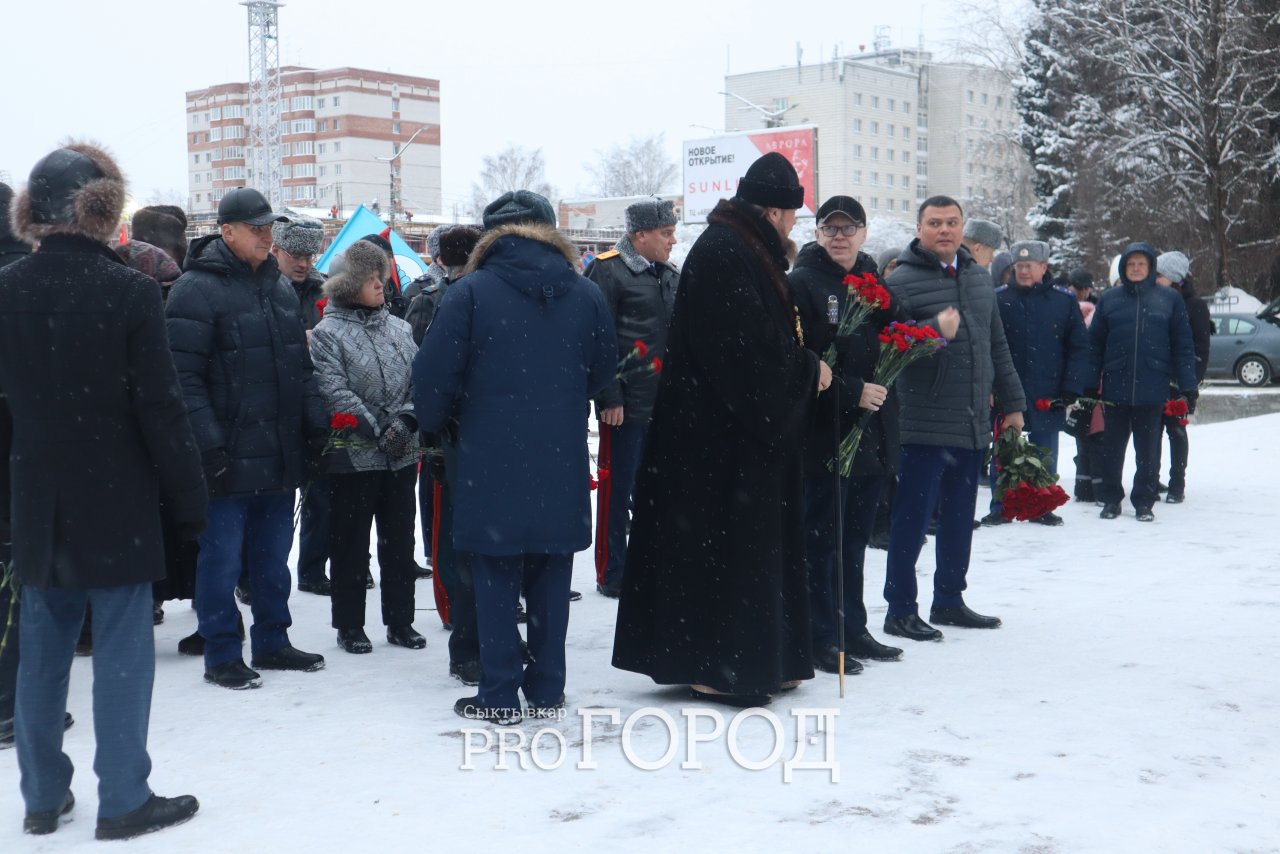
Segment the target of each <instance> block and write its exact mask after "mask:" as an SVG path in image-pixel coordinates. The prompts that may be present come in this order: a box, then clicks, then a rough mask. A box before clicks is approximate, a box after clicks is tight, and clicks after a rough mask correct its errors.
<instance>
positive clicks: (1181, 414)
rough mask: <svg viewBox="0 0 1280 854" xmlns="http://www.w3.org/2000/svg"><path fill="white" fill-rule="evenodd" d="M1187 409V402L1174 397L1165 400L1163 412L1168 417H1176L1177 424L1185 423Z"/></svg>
mask: <svg viewBox="0 0 1280 854" xmlns="http://www.w3.org/2000/svg"><path fill="white" fill-rule="evenodd" d="M1189 411H1190V410H1189V409H1188V408H1187V402H1186V401H1185V400H1183V399H1182V398H1180V397H1175V398H1174V399H1173V400H1169V401H1165V404H1164V414H1165V415H1167V416H1169V417H1170V418H1174V419H1177V422H1178V423H1179V424H1182V425H1186V424H1187V421H1188V419H1187V414H1188V412H1189Z"/></svg>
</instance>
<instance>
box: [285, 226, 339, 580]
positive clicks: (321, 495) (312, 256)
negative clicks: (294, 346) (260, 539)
mask: <svg viewBox="0 0 1280 854" xmlns="http://www.w3.org/2000/svg"><path fill="white" fill-rule="evenodd" d="M323 244H324V225H323V224H322V223H321V222H320V220H318V219H314V218H312V217H309V216H300V215H294V216H292V217H289V218H288V219H285V220H281V221H280V222H277V223H275V224H274V225H272V226H271V257H273V258H275V259H276V264H277V266H279V267H280V282H281V284H284V285H287V286H288V287H290V288H292V289H293V292H294V293H295V294H296V295H297V297H298V316H299V317H300V318H301V319H302V326H303V328H304V329H306V330H307V336H308V339H309V338H310V336H311V330H312V329H314V328H315V326H316V324H317V323H319V322H320V317H321V315H322V311H321V305H320V300H322V299H324V280H325V275H324V274H323V273H321V272H320V271H319V270H317V269H316V268H315V260H316V255H318V254H320V248H321V246H322V245H323ZM303 494H304V496H305V497H304V498H303V500H302V514H301V515H302V519H301V521H300V522H299V524H298V528H299V530H298V590H299V591H300V592H302V593H315V594H316V595H318V596H328V595H329V579H328V577H326V576H325V574H324V573H325V564H327V563H328V562H329V485H328V482H327V481H326V480H325V479H324V475H323V474H321V473H316V475H315V477H314V478H312V479H311V480H309V481H308V482H307V486H306V487H305V488H304V490H303Z"/></svg>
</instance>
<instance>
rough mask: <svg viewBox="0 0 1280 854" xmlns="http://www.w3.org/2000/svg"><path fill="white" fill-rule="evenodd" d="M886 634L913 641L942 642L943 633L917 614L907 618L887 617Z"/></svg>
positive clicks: (885, 619)
mask: <svg viewBox="0 0 1280 854" xmlns="http://www.w3.org/2000/svg"><path fill="white" fill-rule="evenodd" d="M884 633H885V634H886V635H895V636H896V637H900V638H906V639H907V640H913V641H940V640H942V632H940V631H938V630H937V629H935V628H934V627H933V626H931V625H929V624H928V623H926V622H925V621H924V620H922V619H920V617H919V615H917V614H908V615H907V616H905V617H885V618H884Z"/></svg>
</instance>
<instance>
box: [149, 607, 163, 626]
mask: <svg viewBox="0 0 1280 854" xmlns="http://www.w3.org/2000/svg"><path fill="white" fill-rule="evenodd" d="M163 622H164V604H163V603H161V602H152V603H151V625H153V626H158V625H160V624H161V623H163Z"/></svg>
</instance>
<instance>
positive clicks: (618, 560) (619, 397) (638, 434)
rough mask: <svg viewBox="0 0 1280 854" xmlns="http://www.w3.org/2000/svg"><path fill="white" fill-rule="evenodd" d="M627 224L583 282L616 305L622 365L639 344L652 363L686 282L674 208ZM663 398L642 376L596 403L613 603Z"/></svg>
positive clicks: (603, 559)
mask: <svg viewBox="0 0 1280 854" xmlns="http://www.w3.org/2000/svg"><path fill="white" fill-rule="evenodd" d="M626 222H627V233H626V234H624V235H623V236H622V239H620V240H619V241H618V243H617V245H616V246H614V248H613V249H611V250H609V251H608V252H602V253H601V254H600V255H598V256H597V257H596V259H595V261H593V262H592V263H591V265H590V266H589V267H587V269H586V271H585V272H584V273H583V275H584V276H586V277H587V278H588V279H590V280H591V281H593V282H595V283H596V284H597V285H599V286H600V290H601V291H602V292H603V293H604V298H605V301H606V302H607V303H608V304H609V313H610V314H611V315H613V322H614V328H615V329H616V330H617V333H618V357H619V359H621V358H622V357H624V356H626V355H627V354H628V353H630V352H631V350H632V348H633V347H635V346H636V343H637V342H644V345H645V347H647V348H648V351H647V352H648V355H647V357H646V358H656V359H663V358H665V357H666V354H667V330H668V328H669V327H670V326H671V310H672V308H673V306H674V305H675V301H676V283H677V281H678V279H679V275H680V274H679V271H677V270H676V268H675V267H674V266H672V265H671V264H670V263H669V259H670V258H671V248H672V247H673V246H675V245H676V214H675V210H674V206H673V205H672V203H671V202H664V201H661V200H659V199H653V200H646V201H643V202H637V203H635V204H634V205H631V206H629V207H628V208H627V210H626ZM657 396H658V375H657V374H654V373H652V372H651V371H644V370H640V371H633V372H631V373H630V375H629V376H626V377H624V378H622V379H620V380H614V381H613V382H612V383H610V384H609V387H608V388H607V389H605V390H604V392H603V393H601V394H600V396H599V397H597V398H596V400H595V405H596V417H597V418H599V419H600V459H599V467H600V470H601V471H607V472H608V476H607V477H602V478H601V479H600V485H599V488H598V489H597V491H596V537H595V544H596V589H597V590H598V591H600V593H601V594H603V595H604V596H608V597H610V598H611V599H616V598H618V596H619V595H620V594H621V593H622V567H623V565H624V564H625V563H626V559H627V528H628V527H629V525H630V520H631V493H632V490H633V489H634V487H635V482H636V473H637V472H638V471H639V470H640V456H641V454H643V453H644V437H645V434H646V433H647V432H648V430H649V416H650V415H652V414H653V402H654V399H655V398H657Z"/></svg>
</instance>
